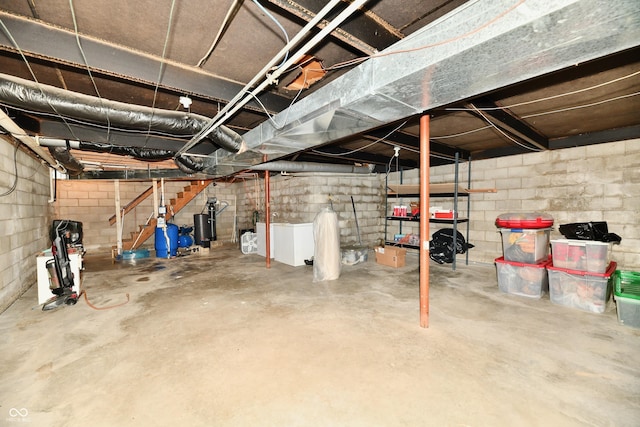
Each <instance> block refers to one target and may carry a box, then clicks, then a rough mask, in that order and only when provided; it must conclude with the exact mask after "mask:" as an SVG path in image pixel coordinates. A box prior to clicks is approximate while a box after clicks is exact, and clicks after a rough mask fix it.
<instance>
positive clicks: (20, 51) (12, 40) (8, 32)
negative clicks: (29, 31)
mask: <svg viewBox="0 0 640 427" xmlns="http://www.w3.org/2000/svg"><path fill="white" fill-rule="evenodd" d="M0 27H2V30H3V31H4V33H5V34H6V36H7V37H8V38H9V40H11V43H12V44H13V47H14V48H15V49H16V50H17V51H18V53H19V54H20V57H21V58H22V60H23V61H24V63H25V64H26V66H27V68H28V69H29V73H30V74H31V77H32V78H33V81H34V82H35V83H36V85H37V86H38V88H39V89H40V93H41V94H42V96H43V98H45V99H46V98H47V97H46V96H45V94H44V90H42V86H40V82H39V81H38V78H37V77H36V74H35V73H34V72H33V69H32V68H31V64H30V63H29V61H28V60H27V57H26V56H25V55H24V52H23V51H22V49H21V48H20V46H19V45H18V42H17V41H16V39H15V38H14V37H13V35H12V34H11V32H10V31H9V29H8V28H7V26H6V25H5V24H4V21H3V20H2V19H0ZM47 103H48V104H49V107H51V109H52V110H53V111H54V112H55V113H56V114H57V117H59V118H60V119H62V121H63V122H64V124H65V125H66V126H67V128H68V129H69V132H70V133H71V135H73V137H74V138H76V136H75V134H74V133H73V129H71V126H69V123H67V121H66V120H65V118H64V117H63V116H62V114H60V113H59V112H58V110H56V108H55V107H54V106H53V105H51V103H50V102H49V101H48V100H47ZM76 139H77V138H76Z"/></svg>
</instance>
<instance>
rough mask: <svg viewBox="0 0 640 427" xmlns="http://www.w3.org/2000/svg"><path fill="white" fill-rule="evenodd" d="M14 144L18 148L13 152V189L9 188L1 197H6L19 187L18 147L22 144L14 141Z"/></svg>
mask: <svg viewBox="0 0 640 427" xmlns="http://www.w3.org/2000/svg"><path fill="white" fill-rule="evenodd" d="M14 143H15V144H16V146H15V150H13V184H11V187H9V189H8V190H7V191H5V192H4V193H2V194H0V197H5V196H8V195H9V194H11V193H13V192H14V191H15V189H16V187H17V186H18V147H19V146H20V142H19V141H14Z"/></svg>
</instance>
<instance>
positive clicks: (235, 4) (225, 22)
mask: <svg viewBox="0 0 640 427" xmlns="http://www.w3.org/2000/svg"><path fill="white" fill-rule="evenodd" d="M241 3H242V0H234V1H233V3H232V4H231V7H230V8H229V10H228V11H227V14H226V15H225V17H224V20H223V21H222V25H220V29H219V30H218V34H216V37H215V38H214V39H213V43H211V47H209V50H207V53H205V55H204V56H203V57H202V58H200V61H198V63H197V64H196V67H198V68H202V66H203V65H204V64H205V62H207V61H208V60H209V57H210V56H211V54H212V53H213V50H214V49H215V48H216V46H217V45H218V42H219V41H220V39H221V38H222V34H223V33H224V32H225V31H226V30H227V27H228V26H229V23H230V22H231V19H233V16H234V15H235V14H236V13H237V12H238V6H239V5H240V4H241Z"/></svg>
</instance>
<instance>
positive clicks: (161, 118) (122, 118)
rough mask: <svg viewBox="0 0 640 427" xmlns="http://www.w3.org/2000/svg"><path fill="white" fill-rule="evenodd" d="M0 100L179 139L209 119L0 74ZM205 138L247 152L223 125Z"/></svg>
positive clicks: (199, 128)
mask: <svg viewBox="0 0 640 427" xmlns="http://www.w3.org/2000/svg"><path fill="white" fill-rule="evenodd" d="M0 99H2V101H3V102H4V103H6V104H9V105H12V106H14V107H21V108H26V109H28V110H32V111H38V112H42V113H49V114H53V115H56V116H57V115H61V116H63V117H67V118H72V119H76V120H84V121H89V122H92V123H98V124H102V125H105V126H106V125H107V124H109V125H110V126H113V127H117V128H121V129H131V130H143V131H147V130H148V131H149V132H150V133H163V134H170V135H172V136H175V137H181V138H190V137H192V136H193V135H195V134H197V133H198V132H200V131H201V130H202V129H203V128H204V127H205V126H206V125H207V123H208V122H209V118H208V117H205V116H201V115H198V114H185V113H183V112H180V111H170V110H161V109H158V108H150V107H144V106H141V105H135V104H126V103H124V102H118V101H112V100H109V99H104V98H98V97H95V96H90V95H85V94H82V93H77V92H71V91H68V90H64V89H60V88H57V87H54V86H49V85H45V84H42V83H35V82H32V81H30V80H25V79H21V78H19V77H14V76H10V75H7V74H1V73H0ZM208 139H210V140H211V142H213V143H214V144H215V145H217V146H218V147H221V148H223V149H225V150H227V151H230V152H232V153H240V152H243V151H245V150H246V144H245V142H244V139H243V138H242V136H240V135H239V134H238V133H236V132H235V131H233V130H231V129H229V128H228V127H226V126H219V127H217V128H216V129H215V131H213V132H211V133H210V134H209V135H208Z"/></svg>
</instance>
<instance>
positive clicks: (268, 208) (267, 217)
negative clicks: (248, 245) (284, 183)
mask: <svg viewBox="0 0 640 427" xmlns="http://www.w3.org/2000/svg"><path fill="white" fill-rule="evenodd" d="M263 161H265V162H266V161H267V155H266V154H265V155H264V158H263ZM269 178H270V177H269V171H265V172H264V216H265V219H264V226H265V232H264V236H265V238H264V240H265V244H266V245H267V247H266V255H267V268H271V203H270V201H269V199H270V198H271V190H270V188H269V185H270V184H269Z"/></svg>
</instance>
